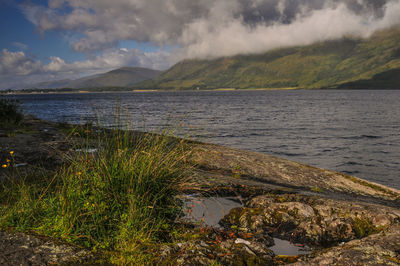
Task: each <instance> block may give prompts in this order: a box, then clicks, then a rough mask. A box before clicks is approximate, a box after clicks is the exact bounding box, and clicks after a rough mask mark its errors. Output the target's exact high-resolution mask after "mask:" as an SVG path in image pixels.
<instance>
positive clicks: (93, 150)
mask: <svg viewBox="0 0 400 266" xmlns="http://www.w3.org/2000/svg"><path fill="white" fill-rule="evenodd" d="M75 151H76V152H85V153H95V152H97V149H96V148H87V149H76V150H75Z"/></svg>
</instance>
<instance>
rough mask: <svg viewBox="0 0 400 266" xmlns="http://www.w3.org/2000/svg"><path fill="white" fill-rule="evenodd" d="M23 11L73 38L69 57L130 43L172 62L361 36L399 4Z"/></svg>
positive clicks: (365, 0)
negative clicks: (167, 50)
mask: <svg viewBox="0 0 400 266" xmlns="http://www.w3.org/2000/svg"><path fill="white" fill-rule="evenodd" d="M24 10H25V13H26V14H27V17H28V18H29V19H30V20H31V21H32V22H33V23H34V24H35V25H37V27H38V28H39V29H40V31H41V32H46V31H49V30H65V31H73V32H78V33H79V34H80V35H81V36H82V37H81V38H78V39H77V40H74V41H73V42H72V44H71V45H72V46H73V48H74V49H75V50H76V51H85V52H88V51H94V50H101V49H104V48H109V47H112V46H114V45H115V44H117V43H118V42H119V41H121V40H136V41H139V42H151V43H155V44H157V45H172V46H178V47H179V48H178V49H177V50H176V51H175V52H174V53H173V54H174V56H175V57H178V58H179V57H207V56H212V57H215V56H226V55H234V54H238V53H252V52H253V53H255V52H263V51H266V50H269V49H272V48H276V47H280V46H289V45H303V44H309V43H312V42H315V41H321V40H327V39H333V38H339V37H341V36H343V35H348V34H355V35H359V36H362V37H364V36H367V35H368V34H370V33H371V32H373V31H374V30H376V29H380V28H384V27H388V26H391V25H394V24H398V23H399V22H400V16H398V14H399V11H400V2H399V1H398V0H396V1H395V0H329V1H328V0H325V1H321V0H202V1H192V0H181V1H176V0H146V1H144V0H119V1H102V0H86V1H80V0H49V7H43V6H32V5H28V6H25V8H24ZM66 10H67V11H66ZM175 61H176V60H175Z"/></svg>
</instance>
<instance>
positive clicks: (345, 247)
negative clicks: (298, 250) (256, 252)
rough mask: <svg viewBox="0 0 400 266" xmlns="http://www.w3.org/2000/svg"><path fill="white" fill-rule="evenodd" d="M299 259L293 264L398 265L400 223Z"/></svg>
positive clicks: (399, 259) (399, 261) (298, 265)
mask: <svg viewBox="0 0 400 266" xmlns="http://www.w3.org/2000/svg"><path fill="white" fill-rule="evenodd" d="M301 260H303V261H301V262H297V263H295V264H293V265H296V266H300V265H399V264H400V225H399V224H397V225H394V226H392V227H391V228H389V229H388V230H384V231H382V232H380V233H377V234H373V235H370V236H367V237H365V238H363V239H359V240H352V241H350V242H347V243H345V244H342V245H339V246H337V247H333V248H330V249H326V250H322V251H320V252H318V253H317V254H314V255H312V256H309V257H303V258H301Z"/></svg>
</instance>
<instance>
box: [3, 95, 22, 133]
mask: <svg viewBox="0 0 400 266" xmlns="http://www.w3.org/2000/svg"><path fill="white" fill-rule="evenodd" d="M22 118H23V115H22V114H21V112H20V110H19V105H18V102H17V101H14V100H8V99H0V125H1V127H4V126H10V125H15V124H19V123H20V122H21V120H22Z"/></svg>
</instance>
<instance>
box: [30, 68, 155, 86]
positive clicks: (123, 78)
mask: <svg viewBox="0 0 400 266" xmlns="http://www.w3.org/2000/svg"><path fill="white" fill-rule="evenodd" d="M161 73H162V71H160V70H154V69H149V68H143V67H121V68H117V69H113V70H111V71H108V72H105V73H101V74H96V75H91V76H86V77H82V78H79V79H75V80H70V79H66V80H56V81H48V82H41V83H38V84H36V85H34V86H31V87H34V88H40V89H57V88H71V89H88V88H106V87H132V86H134V85H135V84H137V83H139V82H142V81H144V80H147V79H152V78H155V77H157V76H158V75H160V74H161Z"/></svg>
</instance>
